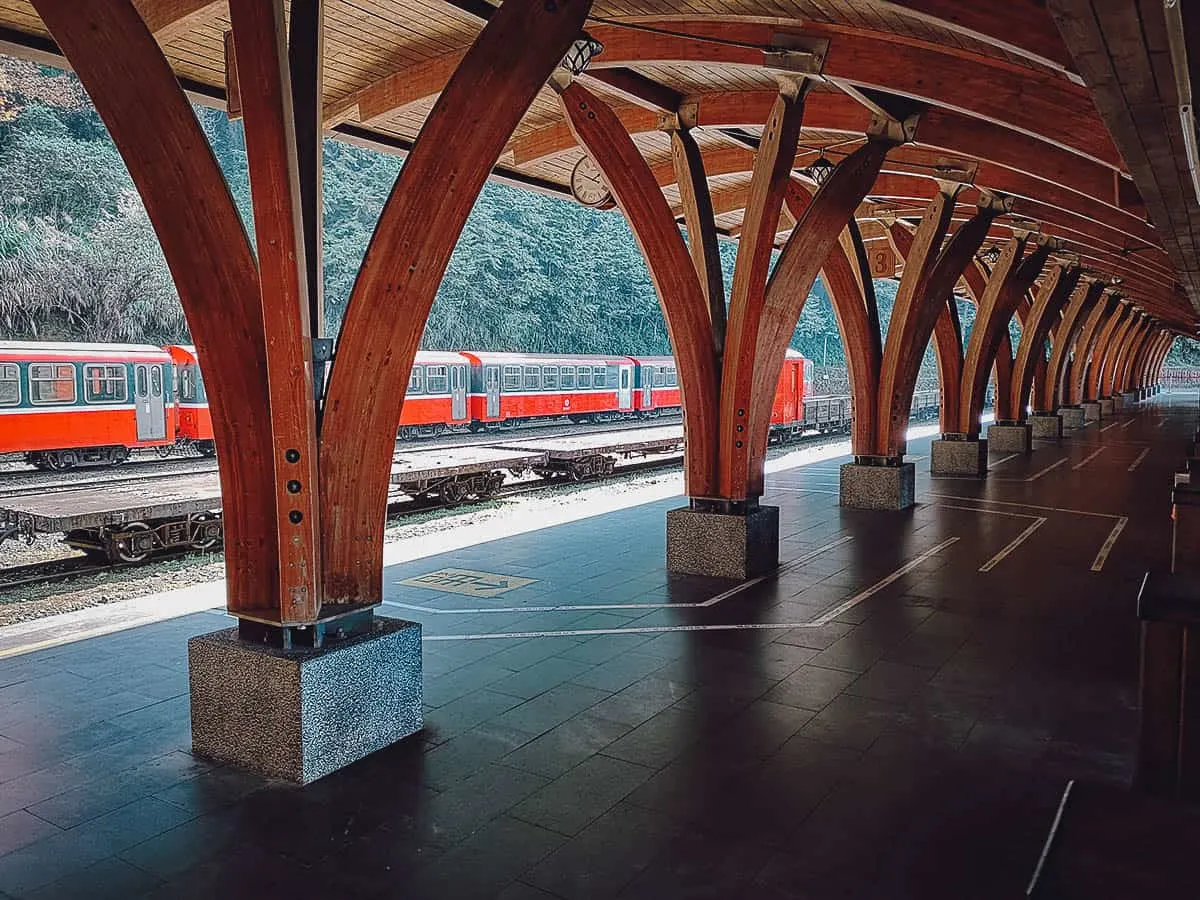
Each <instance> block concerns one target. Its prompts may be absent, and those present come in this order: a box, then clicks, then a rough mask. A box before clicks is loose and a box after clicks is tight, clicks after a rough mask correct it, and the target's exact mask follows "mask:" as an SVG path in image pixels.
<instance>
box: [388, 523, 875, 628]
mask: <svg viewBox="0 0 1200 900" xmlns="http://www.w3.org/2000/svg"><path fill="white" fill-rule="evenodd" d="M852 540H854V538H853V537H851V536H850V535H846V536H845V537H840V538H838V539H837V540H836V541H832V542H830V543H828V544H826V545H825V546H823V547H818V548H817V549H815V550H810V551H809V552H808V553H805V554H804V555H803V556H800V557H797V558H796V559H793V560H790V561H788V562H786V563H784V564H783V565H781V566H780V567H779V568H778V569H776V570H775V571H774V572H771V573H770V574H768V575H760V576H759V577H758V578H751V579H750V580H748V581H743V582H742V583H741V584H736V585H734V586H733V587H731V588H730V589H729V590H727V591H724V592H722V593H720V594H717V595H716V596H715V597H709V598H708V599H707V600H702V601H700V602H699V603H576V604H556V605H554V606H484V607H476V608H472V609H439V608H437V607H433V606H422V605H420V604H417V603H401V602H400V601H398V600H384V601H383V605H384V606H394V607H396V608H398V609H407V610H411V611H413V612H421V613H430V614H432V615H443V616H457V615H481V614H484V613H526V612H527V613H548V612H602V611H604V610H613V609H702V608H704V607H707V606H715V605H717V604H718V603H720V602H721V601H722V600H728V599H729V598H730V597H734V596H736V595H738V594H740V593H742V591H746V590H749V589H750V588H752V587H754V586H755V585H756V584H762V583H763V582H764V581H767V580H768V579H771V578H777V577H778V576H779V575H781V574H783V573H784V572H787V571H790V570H791V569H794V568H796V567H797V566H802V565H804V564H805V563H807V562H812V561H813V560H814V559H816V558H817V557H818V556H820V555H821V554H823V553H827V552H828V551H830V550H833V549H834V548H836V547H840V546H842V545H843V544H848V543H849V542H850V541H852ZM394 584H405V582H403V581H397V582H394Z"/></svg>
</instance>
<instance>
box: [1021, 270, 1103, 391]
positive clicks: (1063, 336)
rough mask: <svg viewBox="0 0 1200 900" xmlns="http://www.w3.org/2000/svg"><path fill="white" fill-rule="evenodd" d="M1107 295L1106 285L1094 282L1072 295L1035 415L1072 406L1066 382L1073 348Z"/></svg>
mask: <svg viewBox="0 0 1200 900" xmlns="http://www.w3.org/2000/svg"><path fill="white" fill-rule="evenodd" d="M1103 293H1104V282H1102V281H1100V280H1098V279H1090V280H1088V281H1086V282H1085V284H1084V285H1082V286H1079V287H1076V289H1075V293H1074V294H1072V295H1071V299H1070V301H1069V302H1068V303H1067V307H1066V309H1064V310H1063V314H1062V321H1061V322H1060V323H1059V325H1058V330H1057V331H1056V333H1055V335H1054V341H1053V343H1052V344H1051V349H1050V362H1049V363H1048V364H1047V367H1046V379H1045V381H1044V382H1043V391H1042V393H1041V394H1040V395H1038V396H1035V397H1034V401H1033V410H1034V412H1036V413H1047V414H1050V413H1054V412H1056V411H1057V410H1058V408H1059V407H1061V406H1065V405H1066V404H1068V403H1070V393H1069V391H1068V390H1067V388H1066V379H1067V370H1068V368H1069V365H1070V362H1071V348H1072V347H1073V346H1074V344H1075V339H1076V338H1077V337H1078V335H1079V331H1080V329H1081V328H1083V323H1084V319H1085V318H1086V317H1087V315H1088V313H1090V312H1091V311H1092V307H1093V306H1094V304H1095V303H1096V301H1097V300H1099V299H1100V295H1101V294H1103Z"/></svg>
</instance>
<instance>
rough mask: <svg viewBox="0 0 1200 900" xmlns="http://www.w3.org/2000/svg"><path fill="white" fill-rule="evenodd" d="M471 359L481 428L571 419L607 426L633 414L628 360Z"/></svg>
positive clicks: (474, 409) (474, 416) (499, 355)
mask: <svg viewBox="0 0 1200 900" xmlns="http://www.w3.org/2000/svg"><path fill="white" fill-rule="evenodd" d="M463 356H465V357H467V358H468V359H470V360H471V418H472V419H473V420H474V421H476V422H479V423H482V424H483V425H484V426H493V427H494V425H495V424H504V423H516V422H517V421H519V420H521V419H536V418H543V417H546V416H570V417H571V419H572V420H573V421H576V422H586V421H610V420H614V419H620V418H626V417H628V416H631V415H633V413H634V372H635V365H634V361H633V360H632V359H631V358H629V357H628V356H553V355H550V354H520V353H464V354H463Z"/></svg>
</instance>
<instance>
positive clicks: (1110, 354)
mask: <svg viewBox="0 0 1200 900" xmlns="http://www.w3.org/2000/svg"><path fill="white" fill-rule="evenodd" d="M1140 322H1141V313H1139V312H1136V311H1134V310H1133V309H1130V310H1129V312H1128V314H1126V316H1125V320H1124V321H1123V322H1122V323H1121V324H1120V325H1119V326H1118V327H1117V328H1116V329H1114V331H1113V334H1112V340H1111V341H1110V343H1109V347H1108V350H1107V352H1106V353H1105V355H1104V363H1103V366H1102V367H1101V370H1100V384H1099V386H1098V387H1097V389H1096V396H1097V398H1099V399H1103V398H1106V397H1111V396H1112V395H1113V390H1114V388H1115V386H1116V381H1117V373H1118V372H1119V371H1120V369H1121V366H1122V364H1123V363H1124V361H1125V354H1126V353H1127V352H1128V351H1129V342H1130V340H1131V339H1132V338H1133V335H1134V333H1135V332H1136V331H1137V328H1138V326H1139V324H1140Z"/></svg>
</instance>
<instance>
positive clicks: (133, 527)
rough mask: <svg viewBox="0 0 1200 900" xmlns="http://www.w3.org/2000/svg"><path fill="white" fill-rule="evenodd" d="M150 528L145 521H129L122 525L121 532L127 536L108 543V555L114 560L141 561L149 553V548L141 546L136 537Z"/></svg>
mask: <svg viewBox="0 0 1200 900" xmlns="http://www.w3.org/2000/svg"><path fill="white" fill-rule="evenodd" d="M150 530H151V529H150V526H149V525H147V524H146V523H145V522H130V523H129V524H128V525H124V526H123V527H122V532H123V533H125V534H126V535H127V536H126V537H123V538H121V539H119V540H116V541H113V542H112V543H111V544H110V550H109V555H110V556H112V557H114V558H115V561H116V562H127V563H136V562H142V561H143V560H145V559H146V558H147V557H148V556H149V555H150V549H149V547H146V546H142V543H141V542H140V541H138V538H139V537H140V536H142V535H144V534H145V533H146V532H148V531H150Z"/></svg>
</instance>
